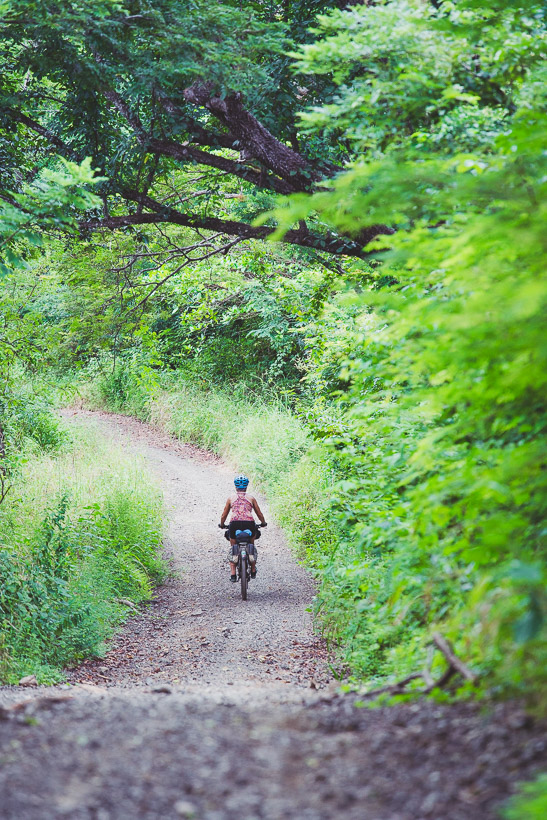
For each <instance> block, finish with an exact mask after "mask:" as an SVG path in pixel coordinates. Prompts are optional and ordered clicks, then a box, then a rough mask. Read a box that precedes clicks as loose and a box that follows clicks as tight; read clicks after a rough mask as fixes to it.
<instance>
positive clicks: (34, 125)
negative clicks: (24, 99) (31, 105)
mask: <svg viewBox="0 0 547 820" xmlns="http://www.w3.org/2000/svg"><path fill="white" fill-rule="evenodd" d="M11 113H12V114H13V118H14V119H15V120H18V121H19V122H22V123H23V125H26V126H27V128H30V129H31V131H35V132H36V133H37V134H40V136H42V137H45V139H47V141H48V142H50V143H51V144H52V145H54V146H55V147H56V148H58V149H59V151H60V152H61V153H62V154H63V156H65V157H68V158H69V159H72V160H74V159H79V157H78V154H77V152H76V151H75V150H74V149H73V148H71V146H70V145H68V144H67V143H66V142H64V140H62V139H61V138H60V137H58V136H57V134H54V133H53V131H51V130H50V129H49V128H46V127H45V126H44V125H41V124H40V123H39V122H36V120H33V119H31V118H30V117H27V115H26V114H23V113H22V112H21V111H14V110H12V111H11Z"/></svg>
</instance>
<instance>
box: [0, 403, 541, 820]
mask: <svg viewBox="0 0 547 820" xmlns="http://www.w3.org/2000/svg"><path fill="white" fill-rule="evenodd" d="M65 417H66V420H67V423H69V424H85V425H96V426H97V428H98V431H99V432H100V434H101V435H106V436H111V437H112V438H113V439H114V440H116V441H120V440H121V441H122V442H124V444H125V445H126V446H127V447H132V448H134V449H135V450H136V451H138V452H139V453H141V454H142V455H144V457H145V458H146V460H147V463H148V465H149V467H150V470H151V471H152V472H153V473H154V474H155V475H156V476H157V480H158V482H159V484H160V486H161V487H162V489H163V492H164V496H165V502H166V508H167V511H168V514H169V519H170V524H169V530H168V533H167V538H166V549H167V554H168V556H169V559H170V561H171V563H172V566H173V568H174V570H175V572H174V574H173V576H172V577H170V578H169V579H168V580H167V582H166V583H165V584H164V585H163V586H161V587H160V588H159V589H158V590H157V595H156V597H155V599H154V601H153V602H152V603H151V604H150V605H149V606H147V607H145V608H143V611H142V612H140V613H139V614H136V615H135V616H134V617H133V618H131V619H130V620H129V621H128V622H127V624H126V625H125V628H124V629H123V631H122V632H121V634H120V635H119V636H118V638H117V639H116V640H115V641H114V642H113V643H112V645H111V646H110V648H109V651H108V652H107V654H106V655H105V657H103V658H100V659H93V660H90V661H88V662H86V663H84V664H82V665H81V666H80V667H78V668H76V669H73V670H70V671H68V673H67V683H66V684H64V685H63V686H59V687H51V688H46V687H36V688H33V689H23V688H22V687H1V688H0V817H1V818H6V820H50V818H51V820H56V819H57V818H70V820H80V819H81V820H84V819H85V820H141V818H142V820H171V818H173V820H176V818H181V817H182V818H184V817H186V818H194V820H280V818H291V820H292V818H294V820H334V818H348V820H488V819H489V818H491V819H492V820H495V818H499V814H498V811H497V807H498V806H499V803H500V801H502V800H503V799H505V798H506V796H507V795H508V794H509V793H511V791H512V790H514V788H515V785H516V783H517V782H518V781H520V780H524V779H527V778H530V777H531V776H532V775H533V773H534V772H535V771H537V770H539V769H540V768H541V766H542V764H543V765H544V764H545V745H546V744H545V725H544V724H543V725H542V724H541V722H540V721H538V720H536V719H534V718H532V717H531V716H530V715H528V714H526V713H525V712H524V711H523V710H522V708H521V707H520V706H519V705H518V704H517V703H506V704H498V705H497V706H490V707H489V708H485V707H484V705H482V706H480V705H476V704H465V703H458V704H452V705H446V704H445V705H439V704H434V703H432V702H431V701H424V702H421V703H414V704H404V705H399V706H396V707H391V708H387V707H383V708H377V709H364V708H358V707H356V706H355V705H354V702H355V696H354V695H349V694H348V695H342V694H339V693H337V692H336V687H335V685H334V683H333V682H332V680H331V679H330V675H329V671H328V663H327V655H326V650H325V647H324V645H323V643H322V642H321V640H320V639H319V638H318V637H317V636H316V635H315V634H314V632H313V624H312V620H311V615H310V613H309V607H310V604H311V599H312V596H313V593H314V587H313V582H312V580H311V578H310V577H309V575H308V574H307V573H306V571H305V570H304V569H303V568H302V567H301V566H299V565H298V564H297V563H296V562H295V561H294V559H293V558H292V557H291V554H290V552H289V550H288V548H287V546H286V544H285V542H284V539H283V535H282V533H281V531H280V530H279V529H278V528H277V527H276V526H275V524H274V522H273V521H270V519H269V518H268V513H267V505H266V504H265V503H264V500H263V499H259V500H260V502H261V505H262V504H264V506H263V509H264V510H265V513H266V518H267V520H268V521H269V526H268V528H267V529H266V530H265V531H264V535H263V537H262V539H261V544H260V548H259V565H258V578H257V579H256V581H252V582H251V585H250V589H249V599H248V600H247V601H246V602H243V601H242V600H241V597H240V594H239V589H238V587H237V585H232V584H231V583H230V582H229V579H228V576H229V568H228V564H227V562H226V553H227V542H226V541H225V540H224V539H223V537H222V534H221V533H220V531H219V530H218V529H217V528H216V524H217V522H218V519H219V514H220V510H221V507H222V505H223V502H224V500H225V498H226V496H227V495H228V494H229V492H230V489H231V479H232V470H230V469H228V467H227V466H226V465H224V464H223V463H222V462H220V461H219V460H218V459H215V458H213V457H211V456H208V455H207V454H204V453H202V452H200V451H197V450H195V449H194V448H191V447H188V446H186V445H182V444H180V443H179V442H176V441H174V440H173V439H171V438H169V437H168V436H166V435H165V434H163V433H161V432H158V431H156V430H153V429H151V428H150V427H148V426H147V425H144V424H141V423H140V422H138V421H135V420H133V419H128V418H125V417H122V416H113V415H110V414H103V413H90V412H87V411H81V410H79V411H67V412H65Z"/></svg>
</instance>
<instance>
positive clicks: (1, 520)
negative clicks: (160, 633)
mask: <svg viewBox="0 0 547 820" xmlns="http://www.w3.org/2000/svg"><path fill="white" fill-rule="evenodd" d="M62 429H63V426H62V425H61V430H62ZM61 438H62V440H63V442H64V443H63V446H62V448H61V449H60V451H58V452H57V453H52V452H47V451H44V450H43V449H41V448H39V447H37V446H36V445H35V444H33V445H32V446H29V447H27V449H26V451H25V452H24V458H25V460H24V463H23V464H22V465H21V466H20V470H19V474H18V476H17V477H16V479H15V484H14V486H13V488H12V491H11V493H10V494H9V496H8V498H7V499H6V500H5V501H4V503H3V504H2V505H1V506H0V679H1V680H2V681H3V682H5V683H16V682H17V681H18V680H19V679H20V678H21V677H22V676H24V675H29V674H35V675H36V677H37V679H38V682H41V683H50V682H55V681H58V680H60V679H62V668H63V667H64V666H67V665H69V664H72V663H75V662H77V661H78V660H81V659H83V658H85V657H88V656H90V655H94V654H100V653H101V652H102V651H103V649H104V641H105V640H106V639H108V638H109V637H110V636H111V635H112V634H113V631H114V629H115V627H116V625H117V624H119V623H120V622H121V621H122V620H123V618H124V616H125V615H126V614H127V613H128V611H129V608H128V605H127V604H126V603H124V601H123V599H125V600H129V601H132V602H135V603H138V602H140V601H144V600H146V599H148V598H150V596H151V594H152V589H153V586H154V584H155V583H156V582H157V581H158V580H159V579H161V577H162V576H163V575H164V573H165V567H164V564H163V562H162V559H161V557H160V553H159V550H160V546H161V536H162V508H161V500H160V495H159V492H158V490H157V489H156V488H155V487H154V486H153V485H152V484H151V482H150V478H149V476H148V474H147V472H146V470H145V467H144V463H143V462H142V461H140V460H139V459H137V458H135V457H133V456H130V455H128V454H127V453H124V452H123V451H122V449H121V448H120V447H118V446H114V445H113V444H112V443H111V442H110V441H109V440H108V439H107V438H105V437H104V435H101V433H100V431H98V430H97V429H94V428H92V427H88V426H86V428H83V427H82V428H80V427H74V429H70V431H69V433H68V434H63V435H62V436H61Z"/></svg>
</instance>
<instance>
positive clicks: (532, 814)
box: [501, 774, 547, 820]
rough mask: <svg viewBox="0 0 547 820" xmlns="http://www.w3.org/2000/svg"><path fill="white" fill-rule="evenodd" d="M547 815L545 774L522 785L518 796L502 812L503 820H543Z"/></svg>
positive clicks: (546, 780)
mask: <svg viewBox="0 0 547 820" xmlns="http://www.w3.org/2000/svg"><path fill="white" fill-rule="evenodd" d="M546 813H547V774H540V775H539V777H538V778H537V779H536V780H534V781H533V782H532V783H524V784H523V785H522V786H521V788H520V794H518V795H516V796H515V797H513V798H512V799H511V800H510V801H509V804H508V805H507V806H506V807H505V808H504V809H503V810H502V812H501V816H502V817H503V818H505V820H543V818H544V817H545V814H546Z"/></svg>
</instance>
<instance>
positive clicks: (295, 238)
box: [80, 191, 378, 258]
mask: <svg viewBox="0 0 547 820" xmlns="http://www.w3.org/2000/svg"><path fill="white" fill-rule="evenodd" d="M124 196H126V197H127V198H128V199H132V200H133V201H135V202H139V203H142V204H143V205H144V206H145V207H147V208H149V209H150V210H152V211H154V213H140V214H125V215H123V216H110V217H107V218H103V219H98V218H97V219H87V220H83V221H81V222H80V230H81V231H83V232H86V231H95V230H100V229H103V228H106V229H108V230H117V229H119V228H124V227H126V226H129V225H157V224H161V223H164V222H169V223H172V224H174V225H181V226H183V227H185V228H192V229H194V230H200V229H201V230H205V231H215V232H218V233H223V234H227V235H228V236H239V237H240V238H241V239H268V237H270V236H271V234H272V233H273V232H274V231H275V228H271V227H268V226H266V225H261V226H259V227H256V226H254V225H248V224H247V223H245V222H234V221H232V220H228V219H226V220H224V219H218V218H217V217H212V216H200V215H197V214H183V213H180V212H179V211H176V210H174V209H173V208H169V207H167V206H165V205H162V204H161V203H159V202H156V201H155V200H153V199H151V198H150V197H148V196H143V195H142V194H139V192H138V191H125V192H124ZM370 231H371V237H370V238H371V239H372V238H373V236H376V235H377V233H378V231H377V230H376V228H374V227H373V228H371V229H370ZM281 241H282V242H285V243H288V244H290V245H299V246H301V247H304V248H314V249H315V250H321V251H324V252H326V253H332V254H335V255H337V256H341V255H346V256H354V257H359V258H361V257H363V256H365V254H364V253H363V250H362V248H361V246H360V245H358V244H357V243H356V242H353V241H352V240H351V239H346V238H345V237H340V236H334V235H332V234H328V235H321V234H316V233H312V232H310V231H307V230H306V231H303V230H302V229H299V230H292V231H287V232H286V233H285V235H284V237H283V239H282V240H281ZM369 241H370V240H369Z"/></svg>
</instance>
